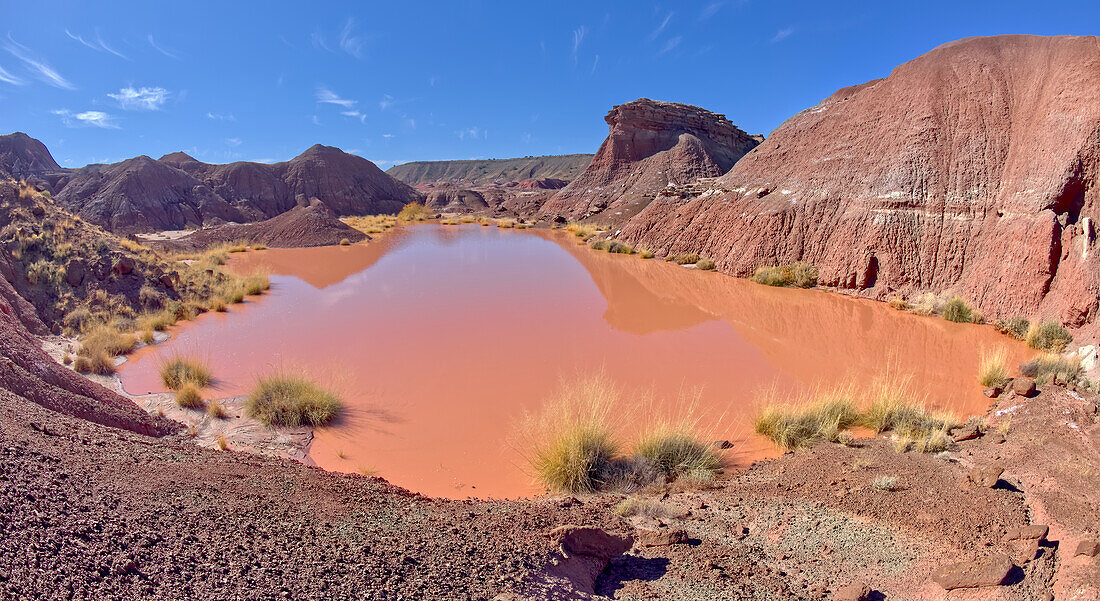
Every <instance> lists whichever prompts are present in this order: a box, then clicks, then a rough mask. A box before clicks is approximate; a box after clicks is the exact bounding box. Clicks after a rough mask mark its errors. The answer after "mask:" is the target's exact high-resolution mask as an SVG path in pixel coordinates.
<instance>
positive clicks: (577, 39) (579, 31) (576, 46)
mask: <svg viewBox="0 0 1100 601" xmlns="http://www.w3.org/2000/svg"><path fill="white" fill-rule="evenodd" d="M586 33H588V28H587V27H585V26H584V25H581V26H580V27H578V28H576V29H574V30H573V64H574V65H575V64H577V52H578V51H579V50H580V49H581V44H583V43H584V35H585V34H586Z"/></svg>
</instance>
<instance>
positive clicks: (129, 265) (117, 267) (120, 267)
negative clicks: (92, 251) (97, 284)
mask: <svg viewBox="0 0 1100 601" xmlns="http://www.w3.org/2000/svg"><path fill="white" fill-rule="evenodd" d="M133 270H134V260H133V259H131V258H130V257H122V258H120V259H119V260H118V261H115V264H114V267H112V268H111V271H113V272H114V273H116V274H118V275H126V274H128V273H130V272H131V271H133Z"/></svg>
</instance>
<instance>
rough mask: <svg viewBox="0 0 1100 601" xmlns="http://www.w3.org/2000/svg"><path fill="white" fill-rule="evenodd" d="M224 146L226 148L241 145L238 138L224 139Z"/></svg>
mask: <svg viewBox="0 0 1100 601" xmlns="http://www.w3.org/2000/svg"><path fill="white" fill-rule="evenodd" d="M225 145H226V146H234V147H236V146H240V145H241V139H240V138H226V139H225Z"/></svg>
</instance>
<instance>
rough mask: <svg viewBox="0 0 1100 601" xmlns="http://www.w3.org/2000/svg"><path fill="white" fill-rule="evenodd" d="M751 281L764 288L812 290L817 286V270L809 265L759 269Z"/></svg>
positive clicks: (795, 264) (801, 264)
mask: <svg viewBox="0 0 1100 601" xmlns="http://www.w3.org/2000/svg"><path fill="white" fill-rule="evenodd" d="M750 279H751V280H752V281H754V282H756V283H758V284H764V285H765V286H785V287H792V288H813V287H814V286H816V285H817V268H816V267H814V266H813V265H810V264H809V263H802V262H795V263H791V264H790V265H776V266H772V267H759V268H757V269H756V271H754V272H753V274H752V277H751V278H750Z"/></svg>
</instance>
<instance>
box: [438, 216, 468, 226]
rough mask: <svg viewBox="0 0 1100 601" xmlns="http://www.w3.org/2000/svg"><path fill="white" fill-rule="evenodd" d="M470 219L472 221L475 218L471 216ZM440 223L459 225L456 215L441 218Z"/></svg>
mask: <svg viewBox="0 0 1100 601" xmlns="http://www.w3.org/2000/svg"><path fill="white" fill-rule="evenodd" d="M470 221H471V222H472V221H473V219H472V218H471V219H470ZM439 225H458V220H457V219H455V218H454V217H447V218H445V219H440V220H439Z"/></svg>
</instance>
